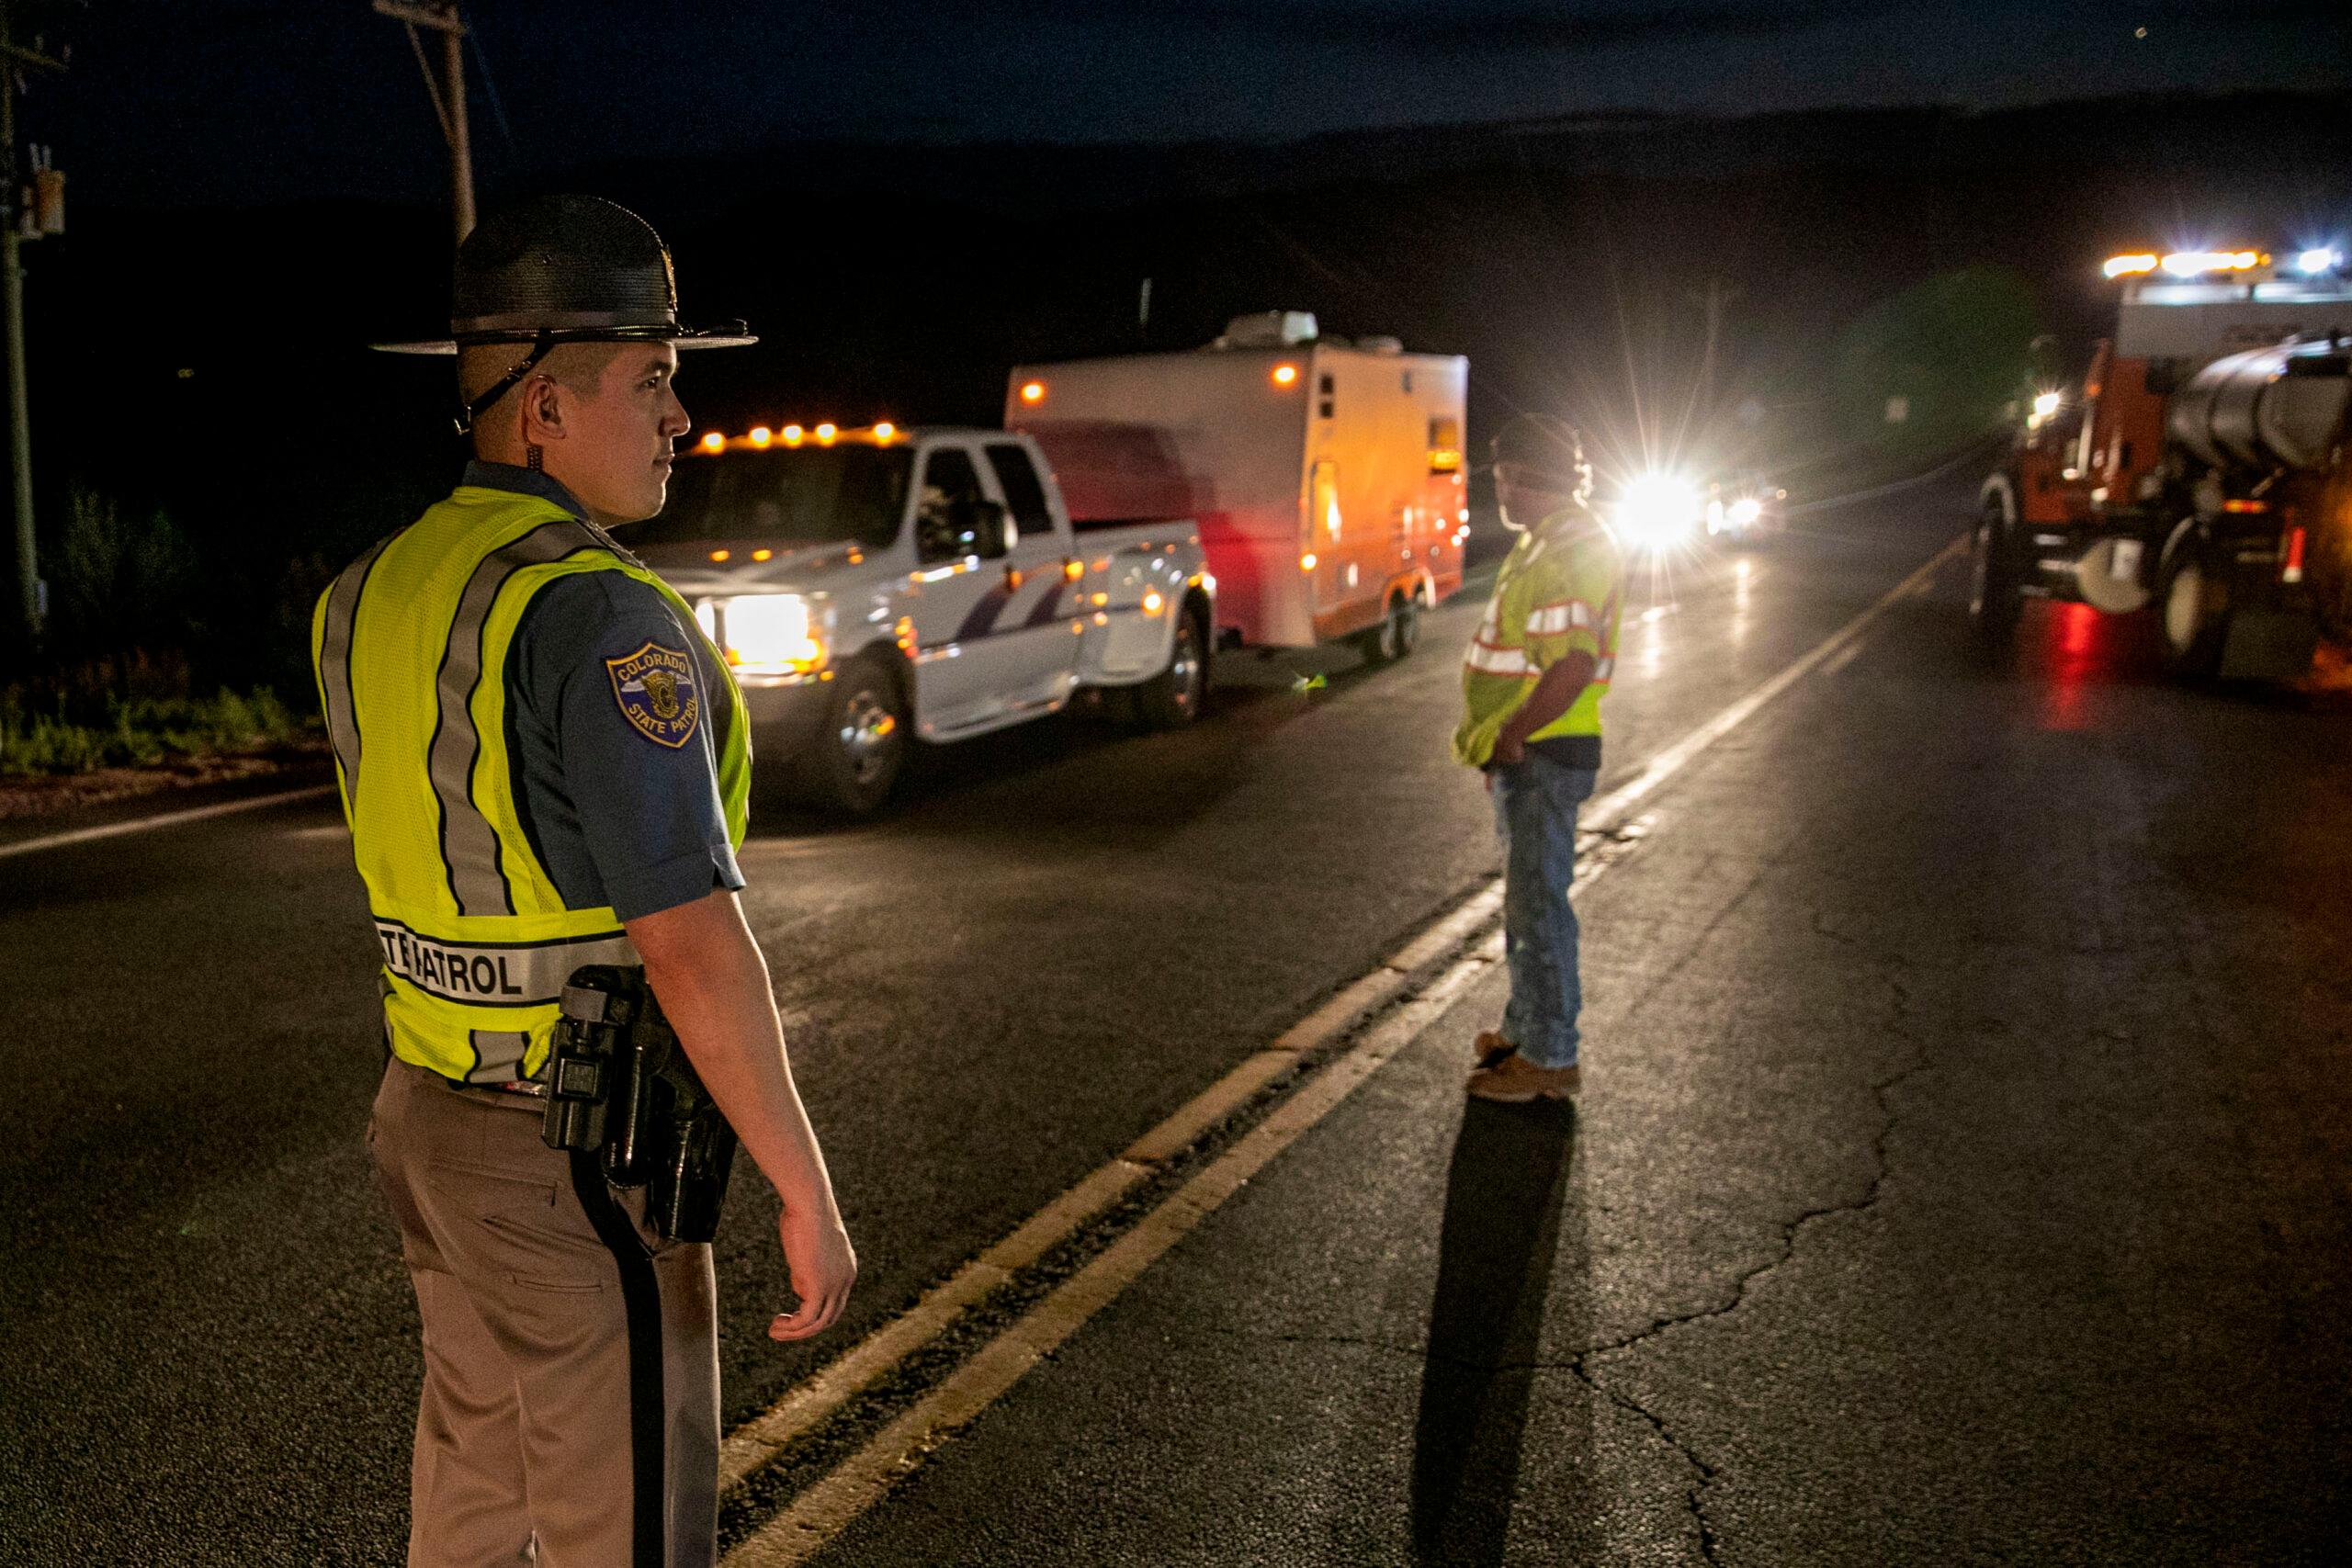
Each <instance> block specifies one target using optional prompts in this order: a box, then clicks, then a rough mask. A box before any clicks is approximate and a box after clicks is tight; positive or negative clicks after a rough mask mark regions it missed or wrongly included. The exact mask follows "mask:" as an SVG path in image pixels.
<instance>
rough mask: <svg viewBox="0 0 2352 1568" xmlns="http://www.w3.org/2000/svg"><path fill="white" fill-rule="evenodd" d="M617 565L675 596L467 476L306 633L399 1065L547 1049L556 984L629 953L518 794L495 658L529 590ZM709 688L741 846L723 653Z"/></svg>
mask: <svg viewBox="0 0 2352 1568" xmlns="http://www.w3.org/2000/svg"><path fill="white" fill-rule="evenodd" d="M583 571H618V572H621V573H623V574H624V575H627V576H628V577H632V578H635V579H637V580H638V581H641V582H644V583H646V584H648V585H649V586H650V587H652V588H653V589H654V590H656V591H657V592H660V593H661V594H662V597H663V598H664V599H665V600H667V601H668V602H669V604H670V605H671V607H672V609H673V612H674V613H675V614H676V615H677V617H678V621H679V625H680V626H681V628H682V629H683V630H684V635H686V636H688V637H700V636H701V631H700V628H699V627H698V626H696V625H695V618H694V614H693V612H692V611H691V610H690V609H689V608H687V606H686V605H685V604H684V601H683V600H681V599H679V598H678V596H677V595H676V594H675V593H673V592H671V591H670V589H669V587H668V586H667V585H666V584H664V583H662V581H660V580H658V579H657V578H655V577H654V576H653V575H652V573H650V572H649V571H647V570H645V568H644V567H643V566H642V565H641V564H639V562H638V561H637V560H636V559H635V558H633V557H630V556H628V554H627V553H626V552H625V551H621V550H620V549H619V548H618V547H616V546H614V545H613V544H612V542H611V541H610V540H609V539H607V538H606V537H605V536H603V535H602V534H600V533H598V532H597V531H595V530H594V529H593V528H591V527H589V526H588V525H586V524H584V523H582V522H580V521H579V520H578V519H576V518H573V517H571V516H570V515H569V514H567V513H564V512H563V510H562V509H561V508H560V507H559V506H557V505H555V504H554V503H552V502H547V501H543V500H539V499H537V498H534V497H530V496H524V495H517V494H514V493H512V492H508V491H492V490H485V489H480V488H475V487H461V488H459V489H458V491H457V492H456V493H455V494H453V495H452V496H450V498H449V499H448V500H447V501H445V502H442V503H441V504H439V505H438V506H435V507H434V508H432V509H431V510H430V511H428V512H427V513H425V514H424V516H423V517H421V518H419V519H418V520H417V521H416V522H415V523H413V524H412V525H410V526H409V527H407V528H405V529H403V530H401V532H400V533H398V534H395V535H393V536H391V537H390V538H389V539H387V540H385V541H383V542H382V543H380V544H379V545H377V546H376V547H374V548H372V549H370V550H369V551H368V553H367V554H365V555H363V556H361V557H360V558H358V559H357V560H356V561H354V562H353V563H352V564H351V566H350V567H348V568H347V569H345V571H344V572H343V573H342V574H341V575H340V576H338V577H337V578H336V579H335V581H334V582H333V583H332V584H330V585H329V587H328V589H327V591H326V592H325V593H323V594H322V595H321V596H320V600H319V604H318V607H317V610H316V612H315V614H314V615H313V618H312V624H311V656H312V659H313V660H314V662H315V665H316V670H317V675H318V682H319V699H320V706H321V709H322V712H323V713H324V714H325V716H326V724H327V733H328V736H329V738H330V739H331V740H332V742H333V744H334V759H335V771H336V773H337V775H338V777H339V778H340V780H341V783H342V795H343V805H344V813H345V820H347V821H348V822H349V823H350V825H351V837H352V850H353V854H354V857H355V859H356V861H357V862H358V865H359V873H360V876H361V878H362V879H363V880H364V881H365V882H366V883H367V885H368V905H369V908H370V909H371V910H372V912H373V913H374V915H375V922H376V934H377V939H378V942H379V944H380V946H381V949H382V959H383V966H382V970H381V975H382V989H383V993H384V1012H385V1021H386V1032H387V1034H388V1036H389V1037H390V1043H391V1047H392V1051H393V1053H394V1055H398V1056H400V1057H401V1059H402V1060H404V1061H409V1062H413V1063H414V1064H416V1065H417V1066H423V1067H426V1068H428V1069H430V1070H432V1071H434V1072H437V1073H440V1074H441V1075H443V1076H444V1077H451V1078H458V1079H464V1080H467V1081H471V1082H477V1083H480V1082H500V1081H504V1080H506V1079H510V1078H517V1077H529V1076H531V1075H532V1074H534V1073H536V1072H537V1069H538V1068H539V1066H541V1064H542V1063H544V1061H545V1060H546V1056H547V1047H548V1037H549V1035H550V1034H551V1032H553V1029H554V1025H555V1020H556V1017H557V1012H558V1008H557V1000H558V998H559V997H560V993H561V991H562V987H563V984H564V982H565V981H566V980H567V979H569V978H570V977H571V974H572V972H573V971H574V970H576V969H578V968H579V967H580V966H581V965H582V964H634V963H636V962H638V958H637V953H636V950H635V949H634V948H633V947H632V946H631V945H630V943H629V941H628V935H627V934H626V932H625V931H623V930H622V927H621V922H620V918H619V916H618V915H617V914H616V912H615V911H614V910H613V909H612V908H609V907H602V908H588V909H574V908H568V907H567V906H566V905H565V903H564V901H563V897H562V894H561V892H560V890H559V889H558V888H557V887H556V886H555V884H554V882H553V880H552V878H551V877H550V876H549V875H548V872H547V870H546V868H545V867H543V866H542V865H540V864H539V863H538V859H537V854H536V852H534V851H533V849H532V847H531V844H530V840H529V835H528V834H527V833H526V831H525V829H524V828H523V825H522V819H521V814H520V808H519V807H518V805H517V803H516V801H515V786H514V766H513V759H512V758H511V756H510V755H509V753H508V750H507V746H506V726H505V722H504V720H505V715H506V686H505V666H506V659H507V654H508V650H509V649H510V648H511V647H512V645H513V641H514V638H515V633H516V631H517V629H518V628H519V627H520V626H521V623H522V619H523V615H524V612H525V610H526V608H527V606H528V604H529V603H530V600H531V598H532V596H533V595H534V594H536V593H537V592H538V591H539V590H540V589H541V588H544V587H546V586H547V585H548V583H550V582H553V581H556V580H557V579H559V578H561V577H567V576H571V575H574V574H576V573H579V572H583ZM703 653H704V659H705V661H706V662H707V665H708V666H709V667H710V668H712V669H714V670H718V671H721V672H722V673H721V675H720V677H719V681H718V684H719V685H721V686H723V687H724V694H723V698H722V696H721V694H719V693H718V692H714V693H712V694H710V696H709V703H710V718H711V727H710V728H709V729H707V731H706V734H707V735H708V736H709V737H710V743H711V744H713V745H714V746H715V748H716V750H717V758H716V761H717V762H718V781H719V795H720V798H721V801H722V804H723V806H724V808H725V815H726V819H727V829H728V836H729V840H730V841H731V842H732V843H734V844H736V845H739V846H740V845H741V842H742V837H743V829H744V818H745V815H746V805H747V799H748V795H749V784H750V765H751V755H750V748H749V745H748V739H747V730H748V727H747V725H746V723H745V721H744V714H743V709H742V696H741V692H740V691H738V690H737V689H736V687H735V683H734V682H733V680H732V678H731V672H728V671H727V666H726V663H725V661H724V660H721V659H719V658H718V655H717V654H716V653H715V652H713V651H711V650H710V649H708V647H707V644H706V646H705V648H704V649H703Z"/></svg>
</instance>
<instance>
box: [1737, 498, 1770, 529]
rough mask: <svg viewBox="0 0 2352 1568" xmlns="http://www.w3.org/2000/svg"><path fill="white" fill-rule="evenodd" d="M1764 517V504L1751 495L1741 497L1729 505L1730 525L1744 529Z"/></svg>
mask: <svg viewBox="0 0 2352 1568" xmlns="http://www.w3.org/2000/svg"><path fill="white" fill-rule="evenodd" d="M1763 515H1764V503H1763V502H1760V501H1758V500H1757V499H1756V498H1755V497H1754V496H1752V495H1743V496H1741V497H1740V498H1739V499H1738V500H1737V501H1735V502H1732V503H1731V525H1732V526H1733V527H1735V528H1745V527H1747V526H1748V525H1750V524H1752V523H1754V522H1755V521H1756V520H1757V519H1758V517H1761V516H1763Z"/></svg>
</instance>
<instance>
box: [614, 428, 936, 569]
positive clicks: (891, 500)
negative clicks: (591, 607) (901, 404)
mask: <svg viewBox="0 0 2352 1568" xmlns="http://www.w3.org/2000/svg"><path fill="white" fill-rule="evenodd" d="M912 467H913V454H912V453H911V452H910V450H909V449H908V448H906V447H903V446H899V447H880V446H803V447H797V448H796V447H781V448H778V449H775V450H772V451H767V452H729V453H728V454H726V455H725V456H723V457H680V458H679V459H678V466H677V467H676V468H674V469H673V470H672V472H671V475H670V499H669V502H668V504H667V505H665V506H663V507H662V514H661V515H660V516H658V517H655V518H653V519H652V520H650V522H647V523H643V524H640V525H638V526H637V527H635V528H632V529H631V530H629V538H630V540H631V542H633V543H638V544H648V545H665V544H685V543H692V542H695V541H697V540H702V539H757V540H761V541H763V542H766V543H771V544H778V545H822V544H860V545H864V546H865V547H868V548H870V549H883V548H887V547H888V546H889V545H890V543H891V542H892V541H893V540H895V539H896V538H897V537H898V536H899V518H900V517H901V516H903V515H904V514H905V511H906V502H907V476H908V472H909V470H910V468H912Z"/></svg>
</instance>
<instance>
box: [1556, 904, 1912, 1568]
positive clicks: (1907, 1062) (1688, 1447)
mask: <svg viewBox="0 0 2352 1568" xmlns="http://www.w3.org/2000/svg"><path fill="white" fill-rule="evenodd" d="M1815 929H1816V930H1818V929H1819V928H1818V926H1817V925H1816V928H1815ZM1822 934H1823V935H1825V936H1827V935H1831V934H1832V933H1829V932H1827V931H1824V932H1823V933H1822ZM1883 959H1884V962H1886V963H1887V964H1889V965H1890V966H1891V970H1892V971H1899V970H1901V969H1902V968H1905V967H1907V964H1908V961H1907V960H1905V959H1903V958H1900V957H1896V956H1894V955H1892V954H1886V955H1883ZM1885 980H1886V984H1887V987H1888V989H1889V990H1890V991H1891V992H1892V994H1893V998H1894V1007H1893V1010H1892V1016H1891V1017H1890V1019H1889V1021H1888V1026H1887V1027H1888V1032H1890V1033H1891V1034H1893V1035H1894V1038H1896V1039H1898V1040H1900V1041H1902V1042H1904V1043H1905V1045H1906V1046H1908V1048H1909V1049H1908V1050H1907V1051H1906V1052H1905V1054H1904V1055H1903V1058H1902V1060H1901V1061H1899V1062H1898V1063H1896V1064H1895V1065H1894V1067H1893V1070H1891V1071H1890V1072H1888V1073H1887V1074H1886V1075H1885V1076H1884V1077H1880V1078H1878V1079H1876V1080H1875V1081H1873V1082H1872V1083H1871V1097H1872V1098H1873V1099H1874V1100H1876V1101H1877V1102H1878V1111H1879V1118H1878V1130H1877V1132H1876V1134H1874V1135H1873V1136H1872V1137H1871V1175H1870V1179H1869V1180H1868V1181H1867V1182H1866V1183H1864V1185H1863V1188H1862V1190H1861V1193H1860V1196H1859V1197H1857V1198H1855V1199H1852V1200H1850V1201H1846V1202H1839V1203H1826V1204H1823V1205H1820V1206H1819V1207H1816V1208H1811V1209H1807V1210H1805V1211H1804V1212H1803V1213H1799V1214H1797V1215H1795V1216H1794V1217H1793V1218H1791V1219H1789V1220H1785V1221H1783V1222H1782V1223H1781V1235H1780V1242H1779V1245H1778V1247H1775V1248H1774V1249H1773V1250H1772V1252H1771V1255H1770V1257H1768V1258H1765V1259H1764V1260H1763V1261H1762V1262H1760V1263H1758V1264H1756V1265H1755V1266H1754V1267H1752V1268H1749V1269H1742V1270H1741V1271H1740V1272H1739V1273H1738V1274H1737V1275H1736V1276H1735V1277H1734V1279H1733V1280H1732V1281H1731V1286H1730V1289H1729V1291H1728V1292H1727V1293H1726V1294H1725V1295H1724V1299H1723V1300H1721V1301H1719V1302H1717V1303H1713V1305H1709V1306H1704V1307H1700V1308H1698V1309H1696V1310H1693V1311H1691V1312H1686V1313H1676V1314H1668V1315H1664V1316H1659V1317H1654V1318H1652V1319H1651V1320H1650V1321H1649V1322H1648V1323H1647V1324H1646V1325H1644V1326H1643V1327H1641V1328H1639V1329H1636V1330H1635V1331H1634V1332H1633V1333H1631V1334H1626V1335H1621V1336H1619V1337H1616V1338H1614V1339H1609V1340H1604V1341H1602V1342H1601V1343H1600V1344H1597V1345H1589V1346H1587V1347H1585V1348H1583V1349H1581V1350H1578V1351H1577V1352H1576V1353H1575V1354H1574V1355H1572V1356H1569V1357H1568V1358H1566V1359H1565V1360H1561V1361H1558V1362H1553V1363H1545V1364H1547V1365H1552V1366H1556V1367H1559V1368H1562V1369H1565V1370H1566V1371H1569V1372H1571V1373H1573V1374H1574V1375H1575V1376H1576V1377H1577V1379H1578V1381H1580V1382H1583V1383H1584V1385H1585V1386H1586V1387H1588V1388H1589V1389H1591V1390H1592V1391H1593V1392H1594V1393H1597V1394H1600V1395H1601V1396H1603V1397H1604V1398H1606V1399H1608V1400H1609V1402H1610V1403H1611V1404H1615V1405H1616V1406H1618V1407H1619V1408H1620V1409H1622V1410H1623V1411H1625V1412H1626V1413H1627V1414H1629V1415H1632V1416H1637V1417H1639V1418H1640V1419H1641V1420H1642V1421H1643V1422H1644V1423H1645V1425H1646V1426H1648V1427H1650V1429H1651V1430H1652V1431H1654V1432H1656V1433H1657V1436H1658V1438H1659V1439H1660V1440H1661V1441H1663V1442H1664V1443H1665V1444H1666V1445H1667V1446H1668V1447H1669V1448H1671V1449H1672V1450H1674V1451H1675V1452H1676V1453H1677V1454H1679V1455H1680V1456H1681V1458H1682V1460H1683V1461H1684V1462H1685V1463H1686V1464H1688V1465H1689V1466H1690V1467H1691V1472H1692V1479H1691V1484H1690V1486H1688V1487H1687V1488H1686V1489H1685V1490H1684V1493H1683V1503H1684V1506H1685V1507H1686V1508H1687V1509H1688V1510H1689V1511H1690V1514H1691V1519H1692V1521H1693V1522H1694V1524H1695V1525H1696V1526H1697V1529H1698V1531H1699V1554H1700V1556H1701V1557H1702V1559H1704V1560H1705V1561H1706V1562H1710V1563H1719V1562H1722V1558H1721V1557H1720V1555H1719V1554H1718V1553H1719V1549H1720V1547H1721V1544H1722V1543H1721V1540H1720V1538H1719V1537H1718V1536H1717V1534H1716V1532H1715V1528H1714V1522H1713V1519H1711V1518H1710V1517H1708V1514H1707V1491H1708V1488H1709V1487H1711V1486H1713V1484H1714V1481H1715V1478H1716V1476H1717V1475H1718V1474H1719V1473H1720V1471H1719V1470H1718V1468H1717V1467H1716V1466H1715V1465H1713V1463H1711V1462H1709V1461H1708V1460H1707V1458H1706V1456H1705V1455H1703V1454H1702V1453H1701V1452H1700V1451H1699V1450H1698V1449H1697V1448H1696V1447H1695V1446H1693V1445H1692V1444H1691V1442H1690V1441H1689V1440H1688V1439H1686V1438H1683V1437H1681V1436H1680V1435H1679V1434H1678V1433H1677V1432H1676V1431H1675V1430H1674V1428H1673V1427H1671V1426H1669V1425H1668V1422H1667V1420H1666V1418H1665V1417H1664V1416H1660V1415H1659V1414H1658V1413H1657V1412H1656V1411H1654V1410H1652V1409H1650V1408H1649V1407H1648V1406H1647V1405H1645V1404H1642V1403H1641V1401H1639V1400H1638V1399H1635V1398H1634V1397H1633V1396H1632V1395H1630V1394H1627V1393H1622V1392H1620V1391H1619V1390H1617V1389H1615V1388H1612V1387H1611V1386H1609V1385H1608V1384H1607V1383H1605V1382H1602V1381H1601V1379H1600V1376H1599V1374H1598V1372H1597V1371H1596V1370H1595V1368H1594V1366H1593V1364H1592V1363H1593V1362H1594V1361H1595V1360H1596V1359H1598V1358H1600V1357H1605V1356H1611V1355H1615V1354H1617V1353H1619V1352H1621V1351H1626V1350H1632V1349H1634V1348H1637V1347H1640V1346H1643V1345H1646V1344H1648V1343H1650V1342H1651V1341H1653V1340H1657V1339H1659V1338H1661V1337H1664V1336H1666V1335H1668V1334H1671V1333H1673V1332H1674V1331H1675V1330H1677V1329H1680V1328H1687V1327H1690V1326H1691V1325H1695V1324H1702V1323H1709V1322H1713V1321H1714V1320H1716V1319H1719V1318H1725V1317H1729V1316H1731V1315H1732V1314H1735V1313H1736V1312H1738V1311H1739V1309H1740V1308H1741V1307H1743V1306H1745V1305H1746V1304H1747V1298H1748V1293H1749V1292H1751V1291H1752V1290H1753V1289H1754V1288H1755V1286H1756V1284H1757V1282H1758V1280H1762V1279H1764V1278H1765V1277H1766V1276H1767V1275H1769V1274H1771V1273H1772V1272H1774V1271H1775V1270H1777V1269H1780V1268H1781V1266H1782V1265H1783V1264H1785V1263H1787V1262H1788V1261H1789V1260H1790V1259H1791V1258H1793V1257H1795V1255H1796V1250H1797V1242H1798V1238H1799V1237H1800V1236H1802V1235H1804V1232H1805V1230H1806V1229H1807V1228H1808V1227H1810V1226H1812V1225H1815V1224H1818V1223H1820V1222H1821V1221H1824V1220H1828V1219H1833V1218H1836V1217H1838V1216H1840V1215H1848V1214H1860V1213H1868V1212H1869V1211H1870V1210H1871V1209H1872V1208H1874V1207H1875V1206H1876V1205H1877V1203H1878V1201H1879V1199H1880V1198H1881V1197H1882V1196H1883V1194H1884V1192H1885V1190H1886V1183H1887V1178H1888V1174H1889V1171H1888V1164H1887V1144H1888V1141H1889V1139H1891V1138H1892V1137H1893V1136H1894V1129H1895V1126H1896V1124H1897V1123H1898V1122H1900V1120H1901V1118H1900V1116H1899V1115H1898V1114H1897V1112H1896V1111H1895V1109H1894V1095H1895V1094H1896V1093H1897V1092H1898V1091H1900V1090H1901V1089H1902V1088H1903V1086H1904V1085H1905V1083H1906V1082H1908V1081H1909V1080H1910V1079H1911V1078H1912V1077H1916V1076H1917V1075H1918V1074H1919V1073H1921V1072H1924V1071H1926V1070H1927V1069H1928V1066H1930V1063H1929V1061H1928V1050H1927V1044H1926V1043H1925V1042H1924V1041H1923V1040H1922V1039H1921V1038H1920V1037H1919V1035H1918V1034H1917V1032H1916V1031H1915V1030H1914V1028H1913V1023H1912V1021H1913V1018H1914V1016H1915V1012H1914V1006H1913V1002H1912V998H1911V992H1910V988H1909V987H1908V986H1907V985H1906V984H1905V981H1904V979H1903V977H1902V976H1901V975H1900V973H1899V972H1890V973H1889V974H1887V975H1886V976H1885Z"/></svg>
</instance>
